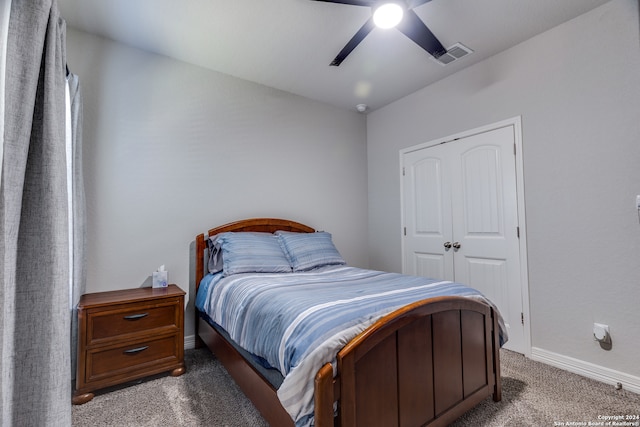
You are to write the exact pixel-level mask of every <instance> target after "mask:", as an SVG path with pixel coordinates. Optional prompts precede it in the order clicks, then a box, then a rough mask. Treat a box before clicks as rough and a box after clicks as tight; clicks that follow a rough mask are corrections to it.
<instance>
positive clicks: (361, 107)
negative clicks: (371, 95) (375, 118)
mask: <svg viewBox="0 0 640 427" xmlns="http://www.w3.org/2000/svg"><path fill="white" fill-rule="evenodd" d="M367 108H369V106H368V105H367V104H358V105H356V110H358V112H359V113H364V112H365V111H367Z"/></svg>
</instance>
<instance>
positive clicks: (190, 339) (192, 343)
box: [184, 335, 196, 350]
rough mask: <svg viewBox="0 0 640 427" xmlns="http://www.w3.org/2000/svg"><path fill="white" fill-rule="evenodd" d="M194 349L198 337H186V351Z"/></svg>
mask: <svg viewBox="0 0 640 427" xmlns="http://www.w3.org/2000/svg"><path fill="white" fill-rule="evenodd" d="M192 348H196V336H195V335H189V336H188V337H184V349H185V350H191V349H192Z"/></svg>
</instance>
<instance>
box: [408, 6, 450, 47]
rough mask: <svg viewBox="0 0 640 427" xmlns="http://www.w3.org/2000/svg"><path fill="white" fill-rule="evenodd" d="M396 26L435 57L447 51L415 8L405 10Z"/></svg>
mask: <svg viewBox="0 0 640 427" xmlns="http://www.w3.org/2000/svg"><path fill="white" fill-rule="evenodd" d="M396 28H397V29H398V30H400V32H402V34H404V35H405V36H407V37H409V38H410V39H411V40H413V41H414V42H416V44H417V45H418V46H420V47H421V48H423V49H424V50H426V51H427V52H429V53H430V54H431V55H432V56H433V57H434V58H439V57H440V56H442V55H443V54H444V53H446V52H447V49H445V48H444V46H442V43H440V41H439V40H438V39H437V38H436V36H434V35H433V33H432V32H431V30H430V29H429V28H427V26H426V25H425V23H424V22H422V20H421V19H420V18H419V17H418V15H416V13H415V12H414V11H413V10H407V11H406V12H405V15H404V18H403V19H402V21H401V22H400V23H399V24H398V26H397V27H396Z"/></svg>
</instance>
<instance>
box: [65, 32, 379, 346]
mask: <svg viewBox="0 0 640 427" xmlns="http://www.w3.org/2000/svg"><path fill="white" fill-rule="evenodd" d="M67 49H68V52H67V55H68V62H69V66H70V68H71V70H72V71H73V72H74V73H75V74H78V75H79V76H80V79H81V85H82V90H83V94H84V162H85V163H84V165H85V171H84V172H85V182H86V192H87V210H88V232H87V239H88V249H87V256H88V265H87V268H88V277H87V289H86V291H87V292H97V291H107V290H113V289H126V288H135V287H140V286H149V285H150V275H151V273H152V271H154V270H155V269H156V268H158V267H159V266H160V265H161V264H164V265H165V266H166V268H167V270H168V271H169V281H170V282H174V283H177V284H178V285H180V286H181V287H182V288H183V289H185V290H189V291H190V292H189V295H188V298H189V300H190V303H189V307H188V311H187V313H186V326H185V335H187V336H189V335H192V334H193V332H194V329H193V308H192V307H193V300H194V298H195V296H194V292H193V289H194V283H193V280H194V279H193V272H192V270H193V262H192V257H193V256H192V251H193V241H194V237H195V236H196V235H197V234H198V233H201V232H204V231H206V230H208V229H209V228H211V227H213V226H215V225H220V224H224V223H226V222H228V221H232V220H237V219H242V218H250V217H258V216H274V217H284V218H289V219H293V220H297V221H300V222H302V223H305V224H308V225H311V226H313V227H315V228H318V229H322V230H326V231H329V232H331V233H332V234H333V235H334V241H335V243H336V246H337V247H338V249H339V250H340V252H341V253H342V255H343V256H344V257H345V259H346V260H347V262H349V263H350V264H352V265H355V266H364V267H366V266H367V228H366V227H367V220H366V219H367V199H366V197H367V188H366V187H367V174H366V124H365V121H366V120H365V117H364V116H362V115H359V114H358V113H356V112H351V111H345V110H340V109H337V108H335V107H330V106H327V105H324V104H321V103H318V102H315V101H311V100H308V99H305V98H302V97H298V96H294V95H291V94H288V93H285V92H281V91H278V90H275V89H271V88H268V87H265V86H260V85H257V84H254V83H249V82H246V81H243V80H239V79H236V78H232V77H229V76H226V75H223V74H220V73H215V72H212V71H208V70H205V69H203V68H199V67H195V66H191V65H188V64H185V63H182V62H178V61H174V60H171V59H168V58H166V57H162V56H158V55H154V54H150V53H145V52H142V51H140V50H136V49H132V48H129V47H125V46H123V45H121V44H118V43H115V42H112V41H108V40H106V39H103V38H99V37H96V36H93V35H90V34H86V33H83V32H78V31H75V30H72V29H69V31H68V40H67Z"/></svg>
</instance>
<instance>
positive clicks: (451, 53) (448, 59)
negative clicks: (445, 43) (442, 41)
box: [434, 43, 473, 66]
mask: <svg viewBox="0 0 640 427" xmlns="http://www.w3.org/2000/svg"><path fill="white" fill-rule="evenodd" d="M470 53H473V51H472V50H471V49H469V48H468V47H466V46H465V45H463V44H462V43H456V44H454V45H453V46H451V47H450V48H448V49H447V52H446V53H444V54H443V55H441V56H440V57H439V58H438V59H435V58H434V60H435V61H436V62H437V63H438V64H440V65H442V66H444V65H448V64H451V63H452V62H454V61H456V60H458V59H460V58H463V57H465V56H467V55H469V54H470Z"/></svg>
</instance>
